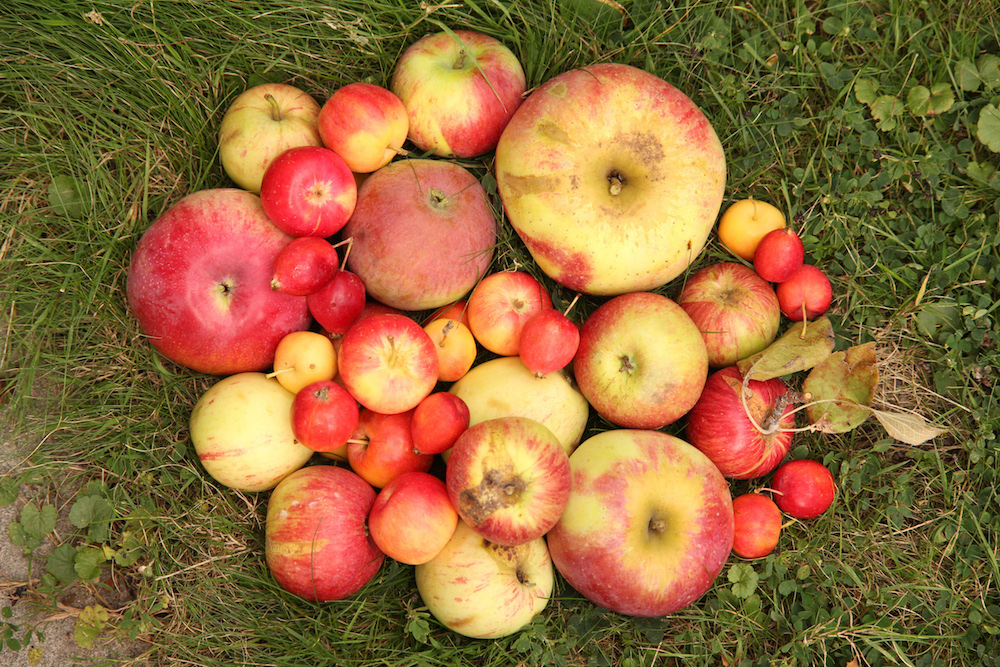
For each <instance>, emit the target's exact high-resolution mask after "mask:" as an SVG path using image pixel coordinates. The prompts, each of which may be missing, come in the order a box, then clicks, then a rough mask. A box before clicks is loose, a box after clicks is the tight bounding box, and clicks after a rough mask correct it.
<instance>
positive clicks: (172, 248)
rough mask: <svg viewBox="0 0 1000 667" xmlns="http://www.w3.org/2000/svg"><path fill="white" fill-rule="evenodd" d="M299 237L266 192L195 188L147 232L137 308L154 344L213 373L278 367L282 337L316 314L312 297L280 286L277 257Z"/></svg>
mask: <svg viewBox="0 0 1000 667" xmlns="http://www.w3.org/2000/svg"><path fill="white" fill-rule="evenodd" d="M291 240H292V237H291V236H289V235H288V234H286V233H285V232H283V231H281V230H280V229H278V228H277V227H275V226H274V223H272V222H271V221H270V220H268V219H267V215H265V214H264V209H263V208H261V205H260V198H259V197H257V195H254V194H251V193H249V192H245V191H242V190H236V189H211V190H200V191H198V192H194V193H192V194H189V195H187V196H186V197H184V198H182V199H181V200H180V201H178V202H177V203H175V204H174V205H173V206H171V207H170V208H169V209H168V210H167V211H166V212H164V213H163V214H162V215H160V217H159V218H157V220H156V221H155V222H154V223H153V224H152V225H150V227H149V228H148V229H147V230H146V231H145V233H144V234H143V235H142V238H140V239H139V244H138V246H137V247H136V249H135V253H133V255H132V261H131V264H130V265H129V268H128V275H127V278H126V294H127V297H128V306H129V310H130V311H131V312H132V315H133V316H134V317H135V319H136V320H137V321H138V323H139V327H140V329H141V330H142V332H143V334H144V335H145V337H146V338H147V339H148V340H149V342H150V344H152V346H153V347H154V348H155V349H156V350H157V351H159V352H160V354H162V355H163V356H164V357H166V358H167V359H169V360H170V361H173V362H174V363H177V364H180V365H181V366H185V367H187V368H190V369H192V370H194V371H198V372H200V373H208V374H210V375H233V374H235V373H240V372H243V371H260V370H264V369H267V368H270V367H271V365H272V363H273V361H274V351H275V348H277V346H278V343H279V342H280V341H281V339H282V338H283V337H284V336H285V335H286V334H288V333H290V332H292V331H300V330H303V329H308V328H309V325H310V324H311V323H312V318H311V317H310V315H309V310H308V307H307V305H306V300H305V298H304V297H300V296H291V295H289V294H282V293H281V292H275V291H273V290H272V289H271V284H270V281H271V274H272V271H273V269H274V260H275V257H277V255H278V253H279V252H280V251H281V250H282V248H284V247H285V245H287V244H288V242H289V241H291Z"/></svg>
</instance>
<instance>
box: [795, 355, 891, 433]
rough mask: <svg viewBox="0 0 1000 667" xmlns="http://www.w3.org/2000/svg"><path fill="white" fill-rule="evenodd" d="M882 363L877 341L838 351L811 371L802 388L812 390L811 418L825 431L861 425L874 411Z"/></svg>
mask: <svg viewBox="0 0 1000 667" xmlns="http://www.w3.org/2000/svg"><path fill="white" fill-rule="evenodd" d="M876 384H878V366H877V364H876V359H875V343H873V342H872V343H864V344H862V345H855V346H854V347H851V348H848V349H846V350H843V351H841V352H834V353H833V354H831V355H830V356H828V357H827V358H826V359H825V360H823V362H822V363H819V364H817V365H816V367H815V368H813V369H812V371H810V373H809V376H808V377H806V379H805V381H804V382H803V383H802V391H804V392H807V393H809V394H812V400H813V401H820V402H818V403H813V404H810V405H809V406H808V407H807V408H806V414H807V415H808V416H809V421H810V422H811V423H812V424H813V425H814V426H815V427H817V428H818V429H819V430H821V431H823V432H825V433H845V432H847V431H850V430H851V429H853V428H857V427H858V426H860V425H861V424H862V423H864V421H865V420H866V419H868V415H869V414H870V413H871V410H870V409H869V408H868V406H869V405H871V402H872V399H873V398H874V397H875V385H876Z"/></svg>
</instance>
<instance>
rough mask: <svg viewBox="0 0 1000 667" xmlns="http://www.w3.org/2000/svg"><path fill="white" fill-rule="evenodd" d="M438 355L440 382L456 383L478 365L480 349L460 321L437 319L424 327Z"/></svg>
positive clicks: (467, 328)
mask: <svg viewBox="0 0 1000 667" xmlns="http://www.w3.org/2000/svg"><path fill="white" fill-rule="evenodd" d="M424 331H426V332H427V335H428V336H430V337H431V340H432V341H434V349H435V350H437V354H438V380H440V381H441V382H455V381H457V380H460V379H462V377H463V376H464V375H465V374H466V373H468V372H469V369H471V368H472V365H473V364H474V363H476V356H477V355H478V353H479V348H478V347H476V338H475V337H474V336H473V335H472V332H471V331H470V330H469V327H467V326H465V325H464V324H462V323H461V322H459V321H458V320H451V319H437V320H433V321H431V322H428V323H427V324H425V325H424Z"/></svg>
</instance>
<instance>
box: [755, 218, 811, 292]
mask: <svg viewBox="0 0 1000 667" xmlns="http://www.w3.org/2000/svg"><path fill="white" fill-rule="evenodd" d="M805 258H806V249H805V246H804V245H803V243H802V239H801V238H800V237H799V235H798V234H797V233H796V232H795V230H794V229H791V228H789V227H782V228H781V229H772V230H771V231H769V232H768V233H767V234H765V235H764V237H763V238H762V239H761V240H760V243H758V244H757V248H756V249H755V250H754V251H753V270H754V271H756V272H757V275H758V276H760V277H761V278H763V279H764V280H766V281H768V282H771V283H781V282H784V281H786V280H788V279H789V278H790V277H791V276H792V274H793V273H795V272H796V271H797V270H798V269H799V267H800V266H802V263H803V262H804V261H805Z"/></svg>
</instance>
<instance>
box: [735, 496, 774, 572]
mask: <svg viewBox="0 0 1000 667" xmlns="http://www.w3.org/2000/svg"><path fill="white" fill-rule="evenodd" d="M733 520H734V537H733V553H735V554H736V555H737V556H739V557H740V558H749V559H753V558H763V557H764V556H766V555H768V554H769V553H771V552H772V551H774V548H775V547H776V546H777V545H778V538H779V537H780V536H781V510H780V509H778V506H777V505H775V504H774V501H773V500H771V499H770V498H768V497H767V496H764V495H761V494H759V493H744V494H743V495H741V496H737V497H736V498H733Z"/></svg>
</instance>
